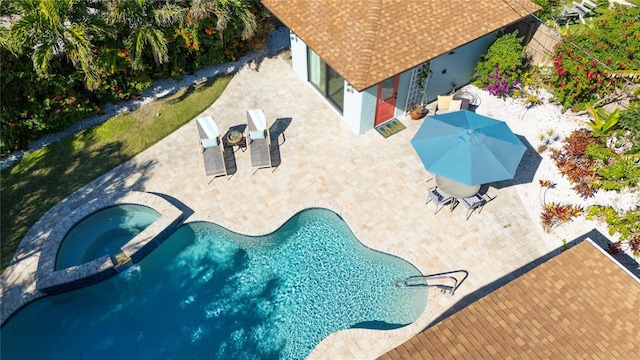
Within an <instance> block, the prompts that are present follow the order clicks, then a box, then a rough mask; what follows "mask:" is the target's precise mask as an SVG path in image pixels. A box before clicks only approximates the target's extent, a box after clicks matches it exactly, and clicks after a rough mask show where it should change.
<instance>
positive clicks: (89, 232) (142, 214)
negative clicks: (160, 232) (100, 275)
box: [55, 204, 160, 270]
mask: <svg viewBox="0 0 640 360" xmlns="http://www.w3.org/2000/svg"><path fill="white" fill-rule="evenodd" d="M159 217H160V213H159V212H157V211H155V210H154V209H152V208H149V207H147V206H143V205H136V204H122V205H114V206H110V207H107V208H104V209H102V210H98V211H96V212H94V213H92V214H90V215H88V216H87V217H85V218H84V219H82V220H81V221H79V222H78V223H77V224H76V225H74V226H73V228H71V230H69V232H68V233H67V234H66V235H65V237H64V239H63V240H62V243H61V244H60V247H59V249H58V254H57V256H56V265H55V270H60V269H66V268H68V267H71V266H74V265H80V264H83V263H86V262H89V261H91V260H95V259H98V258H99V257H101V256H103V255H111V256H115V255H116V254H117V253H119V252H120V248H121V247H122V246H124V245H125V244H126V243H127V242H128V241H129V240H131V239H133V238H134V237H135V236H136V235H138V234H139V233H141V232H142V231H143V230H144V229H146V228H147V227H148V226H149V225H151V224H152V223H153V222H154V221H156V220H157V219H158V218H159Z"/></svg>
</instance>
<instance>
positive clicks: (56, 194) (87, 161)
mask: <svg viewBox="0 0 640 360" xmlns="http://www.w3.org/2000/svg"><path fill="white" fill-rule="evenodd" d="M231 78H232V76H231V75H226V76H223V77H220V78H218V79H216V80H215V81H208V82H206V83H204V84H201V85H199V86H197V87H194V86H191V87H189V88H187V89H185V90H182V91H180V92H178V93H176V94H174V95H172V96H169V97H167V98H164V99H162V100H157V101H154V102H152V103H150V104H147V105H144V106H142V107H141V108H140V109H137V110H136V111H133V112H130V113H126V114H122V115H118V116H116V117H114V118H112V119H110V120H108V121H106V122H105V123H103V124H100V125H96V126H94V127H92V128H90V129H87V130H84V131H82V132H80V133H78V134H76V135H75V136H74V137H73V138H70V139H66V140H63V141H60V142H58V143H55V144H52V145H50V146H48V147H46V148H43V149H41V150H37V151H34V152H32V153H30V154H28V155H26V156H24V157H23V158H22V160H21V161H20V162H19V163H17V164H16V165H14V166H13V167H11V168H9V169H6V170H4V171H2V172H1V173H0V180H1V181H0V194H1V198H0V205H1V211H2V212H1V215H2V217H1V222H0V236H1V239H2V240H1V241H0V256H1V268H2V270H4V269H5V268H6V267H7V265H8V264H9V262H10V261H11V258H12V257H13V254H14V252H15V250H16V248H17V247H18V244H19V243H20V241H21V240H22V237H23V236H24V235H25V234H26V232H27V231H28V230H29V228H30V227H31V226H32V225H33V224H34V223H35V222H36V221H37V220H38V219H39V218H40V217H41V216H42V215H43V214H44V213H45V212H47V210H49V209H50V208H51V207H52V206H54V205H55V204H57V203H58V202H60V201H61V200H63V199H64V198H66V197H67V196H69V195H70V194H72V193H73V192H75V191H76V190H78V189H80V188H81V187H82V186H84V185H86V184H88V183H89V182H91V181H92V180H94V179H96V178H97V177H99V176H100V175H102V174H104V173H106V172H108V171H110V170H112V169H114V168H115V167H117V166H118V165H120V164H122V163H123V162H125V161H127V160H128V159H130V158H132V157H134V156H135V155H137V154H139V153H140V152H142V151H143V150H145V149H146V148H148V147H149V146H151V145H153V144H155V143H156V142H158V141H159V140H161V139H163V138H164V137H166V136H167V135H169V134H171V133H172V132H174V131H175V130H177V129H178V128H180V127H181V126H182V125H184V124H186V123H187V122H189V121H190V120H192V119H193V118H194V117H196V116H198V115H199V114H200V113H202V112H203V111H204V110H205V109H207V108H208V107H209V106H210V105H211V104H212V103H213V102H214V101H215V100H216V99H218V97H220V95H221V94H222V92H223V91H224V89H225V88H226V86H227V85H228V84H229V82H230V81H231Z"/></svg>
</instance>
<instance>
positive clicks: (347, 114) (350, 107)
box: [342, 81, 366, 135]
mask: <svg viewBox="0 0 640 360" xmlns="http://www.w3.org/2000/svg"><path fill="white" fill-rule="evenodd" d="M362 100H363V98H362V93H360V92H358V91H356V89H354V88H352V87H351V85H349V83H347V82H346V81H345V83H344V110H343V112H342V117H343V118H344V121H345V122H346V123H347V126H348V127H349V129H351V130H353V132H355V133H356V134H358V135H360V134H362V133H364V132H365V131H366V130H365V129H364V128H363V124H362V115H361V114H362V107H363V106H362Z"/></svg>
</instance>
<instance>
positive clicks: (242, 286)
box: [0, 209, 427, 360]
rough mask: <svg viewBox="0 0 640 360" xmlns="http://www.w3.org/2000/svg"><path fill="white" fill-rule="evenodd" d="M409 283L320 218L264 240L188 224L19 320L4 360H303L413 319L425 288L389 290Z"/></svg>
mask: <svg viewBox="0 0 640 360" xmlns="http://www.w3.org/2000/svg"><path fill="white" fill-rule="evenodd" d="M415 275H420V272H419V271H418V270H417V269H416V268H415V267H414V266H413V265H411V264H410V263H408V262H406V261H404V260H402V259H400V258H397V257H394V256H391V255H388V254H384V253H380V252H377V251H374V250H371V249H369V248H367V247H365V246H364V245H362V244H361V243H360V242H359V241H358V240H357V239H356V238H355V237H354V236H353V234H352V233H351V231H350V230H349V228H348V226H347V225H346V223H344V221H342V220H341V219H340V218H339V217H338V216H337V215H336V214H335V213H333V212H331V211H328V210H324V209H310V210H305V211H303V212H301V213H299V214H297V215H295V216H293V217H292V218H291V219H290V220H289V221H287V222H286V223H285V224H284V225H283V226H282V227H281V228H280V229H278V230H277V231H276V232H274V233H273V234H270V235H267V236H261V237H250V236H244V235H240V234H235V233H233V232H230V231H228V230H226V229H224V228H222V227H220V226H217V225H215V224H211V223H204V222H201V223H192V224H188V225H185V226H182V227H181V228H180V229H179V230H178V231H177V232H176V233H174V234H173V235H172V236H171V237H169V238H168V239H167V240H166V241H164V242H163V243H162V244H161V245H160V246H159V247H158V248H157V249H156V250H154V251H153V252H152V253H151V254H149V255H148V256H147V257H145V258H144V259H143V260H142V261H140V262H139V263H138V264H137V265H135V266H133V267H132V268H130V269H129V270H128V271H127V272H124V273H122V274H120V275H118V276H116V277H113V278H110V279H108V280H106V281H104V282H102V283H99V284H96V285H93V286H90V287H86V288H83V289H80V290H76V291H73V292H69V293H64V294H60V295H55V296H50V297H47V298H43V299H40V300H37V301H36V302H34V303H32V304H30V305H28V306H27V307H25V308H24V309H22V310H20V311H19V312H18V313H17V314H16V315H15V316H14V317H13V318H11V319H10V320H9V321H8V322H7V323H6V325H5V326H4V327H3V329H2V334H1V341H2V344H3V346H2V351H1V353H0V355H1V358H2V359H3V360H5V359H14V358H21V359H24V358H47V359H50V358H60V359H67V358H82V357H84V358H100V357H108V358H137V359H144V358H149V359H158V358H190V359H198V358H205V359H206V358H209V359H211V358H215V359H232V358H233V359H237V358H245V359H270V358H272V359H277V358H285V359H302V358H304V357H306V356H307V355H308V354H309V353H310V352H311V350H312V349H313V348H314V347H315V346H316V345H317V344H318V343H320V341H322V340H323V339H324V338H325V337H326V336H328V335H329V334H331V333H333V332H335V331H338V330H341V329H348V328H376V329H394V328H399V327H402V326H405V325H407V324H410V323H412V322H413V321H415V320H416V319H417V318H418V317H419V316H420V315H421V314H422V312H423V311H424V309H425V306H426V303H427V290H426V289H424V288H421V289H399V288H397V287H396V286H395V285H394V282H395V280H397V279H401V278H406V277H409V276H415Z"/></svg>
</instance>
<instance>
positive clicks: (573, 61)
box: [550, 6, 640, 110]
mask: <svg viewBox="0 0 640 360" xmlns="http://www.w3.org/2000/svg"><path fill="white" fill-rule="evenodd" d="M603 11H604V13H603V14H602V16H599V17H598V18H597V19H596V20H595V21H594V26H588V27H583V28H581V30H580V31H578V32H576V33H573V34H571V35H568V36H566V37H564V38H563V39H562V41H560V42H559V43H558V44H557V45H556V48H555V54H554V57H553V67H554V71H553V74H552V76H551V78H550V83H551V86H552V87H553V93H554V96H555V98H556V100H557V101H558V102H559V103H561V104H562V106H563V107H564V109H567V108H572V109H574V110H581V109H583V108H584V105H585V104H586V103H590V102H591V103H593V102H595V101H597V100H599V99H602V98H604V97H606V96H607V95H608V94H610V93H612V92H613V90H614V88H615V87H616V86H617V85H618V83H619V82H620V81H621V79H620V78H622V77H624V75H625V72H626V71H627V70H630V69H633V70H637V69H640V35H639V34H640V21H637V19H638V18H639V17H640V8H631V7H623V6H617V7H615V8H613V9H609V10H606V9H603Z"/></svg>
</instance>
